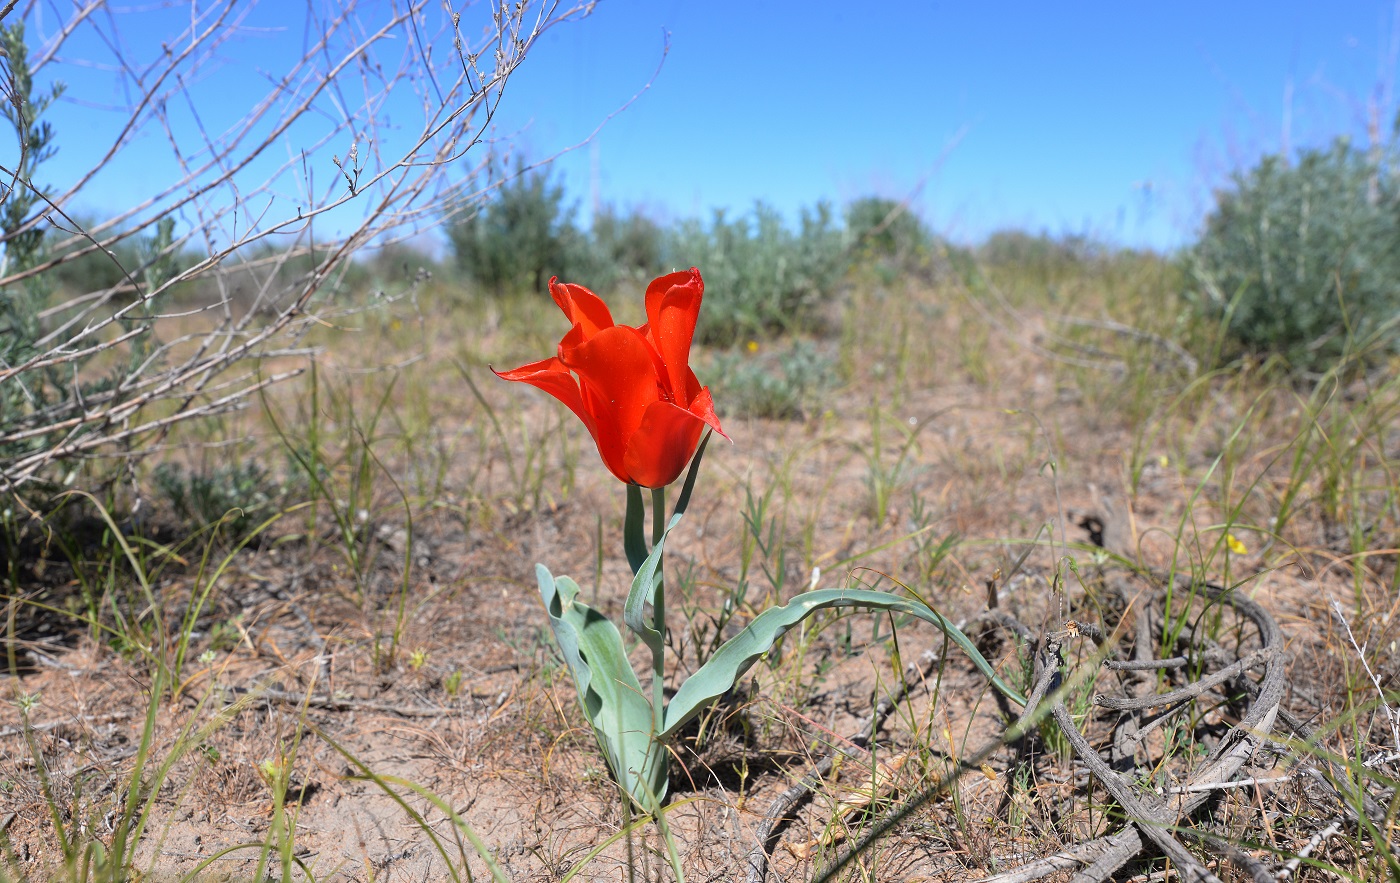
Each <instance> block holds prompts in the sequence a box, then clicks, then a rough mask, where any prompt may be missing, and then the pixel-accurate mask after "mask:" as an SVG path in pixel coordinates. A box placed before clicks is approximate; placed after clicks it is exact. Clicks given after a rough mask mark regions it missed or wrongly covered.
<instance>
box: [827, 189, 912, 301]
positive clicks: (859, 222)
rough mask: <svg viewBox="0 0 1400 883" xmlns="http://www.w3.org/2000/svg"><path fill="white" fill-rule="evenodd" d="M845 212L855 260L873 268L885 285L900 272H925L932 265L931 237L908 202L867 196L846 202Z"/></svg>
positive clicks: (852, 256)
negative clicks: (847, 203)
mask: <svg viewBox="0 0 1400 883" xmlns="http://www.w3.org/2000/svg"><path fill="white" fill-rule="evenodd" d="M845 215H846V238H847V240H848V241H849V243H850V245H849V248H850V250H851V258H852V261H853V262H854V263H856V264H858V265H865V266H869V267H872V268H874V270H875V271H876V273H877V274H878V276H879V278H880V280H881V281H882V282H884V283H885V284H887V285H888V284H890V283H891V282H893V281H894V279H895V278H897V277H898V276H899V275H900V274H901V273H903V274H913V275H916V276H927V275H928V273H929V271H930V270H931V269H932V267H933V257H934V247H933V246H934V239H933V236H932V234H930V233H929V231H928V228H927V227H926V226H925V225H924V222H923V221H922V220H920V218H919V216H918V215H916V214H914V213H913V212H912V211H910V209H909V206H908V205H906V204H905V203H902V202H900V201H899V200H896V199H887V198H885V197H880V196H866V197H862V198H861V199H857V200H855V201H853V202H851V203H850V204H849V205H847V206H846V212H845Z"/></svg>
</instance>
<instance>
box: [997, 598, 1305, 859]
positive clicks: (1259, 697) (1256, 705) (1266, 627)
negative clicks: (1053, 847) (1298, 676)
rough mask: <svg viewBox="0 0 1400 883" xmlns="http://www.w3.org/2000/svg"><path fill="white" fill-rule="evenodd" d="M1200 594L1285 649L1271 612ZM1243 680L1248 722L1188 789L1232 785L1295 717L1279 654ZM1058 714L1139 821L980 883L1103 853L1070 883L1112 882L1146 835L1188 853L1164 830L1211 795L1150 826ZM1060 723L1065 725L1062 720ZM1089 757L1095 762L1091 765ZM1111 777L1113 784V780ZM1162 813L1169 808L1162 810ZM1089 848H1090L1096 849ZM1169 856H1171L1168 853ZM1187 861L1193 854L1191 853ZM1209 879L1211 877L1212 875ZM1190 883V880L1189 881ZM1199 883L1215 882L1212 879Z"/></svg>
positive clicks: (1185, 798)
mask: <svg viewBox="0 0 1400 883" xmlns="http://www.w3.org/2000/svg"><path fill="white" fill-rule="evenodd" d="M1202 588H1203V591H1204V593H1205V594H1207V595H1209V596H1211V597H1213V598H1216V599H1219V600H1221V601H1224V602H1225V603H1227V604H1230V605H1231V606H1233V607H1235V608H1236V609H1237V610H1239V611H1240V613H1242V614H1243V615H1244V616H1245V617H1246V618H1247V619H1249V620H1250V621H1251V622H1252V623H1253V624H1254V626H1255V628H1257V629H1258V631H1259V636H1260V639H1261V641H1262V643H1263V644H1264V647H1265V648H1269V647H1280V646H1282V642H1283V634H1282V632H1281V631H1280V630H1279V628H1278V624H1277V623H1276V622H1275V621H1274V618H1273V617H1272V616H1271V615H1270V614H1269V613H1268V611H1266V610H1265V609H1264V608H1263V607H1261V606H1260V605H1259V604H1257V603H1255V602H1254V601H1252V600H1250V599H1248V598H1245V597H1243V596H1242V595H1239V594H1238V593H1235V592H1231V591H1228V590H1227V589H1225V588H1223V587H1221V586H1218V585H1214V584H1207V585H1205V586H1204V587H1202ZM1241 680H1243V682H1244V683H1245V684H1248V685H1250V687H1252V688H1253V689H1252V690H1250V693H1251V696H1252V699H1253V701H1252V703H1251V705H1250V710H1249V712H1248V713H1247V714H1246V715H1245V717H1244V719H1243V720H1242V721H1240V723H1239V724H1238V725H1237V726H1235V727H1234V728H1233V729H1232V730H1231V733H1230V734H1229V735H1227V737H1226V738H1225V739H1224V740H1222V742H1221V747H1220V748H1218V749H1217V751H1216V755H1217V756H1216V757H1214V758H1213V759H1212V760H1211V761H1209V762H1207V764H1206V765H1205V766H1204V767H1202V768H1201V769H1200V770H1198V771H1197V772H1196V774H1195V775H1194V776H1192V778H1191V782H1190V783H1188V787H1190V786H1191V785H1196V784H1199V783H1202V782H1223V781H1230V780H1231V779H1232V778H1233V776H1234V775H1235V773H1236V772H1238V771H1239V768H1240V767H1241V766H1243V765H1244V762H1245V761H1246V760H1247V759H1248V757H1249V756H1250V755H1251V754H1252V753H1253V751H1254V748H1255V747H1256V746H1257V745H1258V743H1259V741H1260V740H1261V737H1263V736H1267V734H1268V732H1269V730H1270V729H1271V728H1272V726H1273V721H1274V719H1275V717H1277V716H1279V715H1285V718H1284V719H1285V721H1287V720H1288V719H1289V718H1291V717H1292V716H1291V715H1288V713H1287V712H1286V711H1284V710H1283V709H1281V708H1280V706H1279V703H1280V702H1281V701H1282V699H1283V692H1284V687H1285V680H1284V670H1283V662H1282V658H1281V654H1279V653H1277V652H1273V653H1271V655H1270V657H1269V658H1268V661H1267V662H1266V669H1265V675H1264V679H1263V681H1261V682H1260V683H1258V684H1255V683H1254V682H1252V681H1249V680H1248V679H1247V678H1243V676H1242V674H1241ZM1055 714H1056V722H1057V723H1058V724H1059V725H1060V727H1061V729H1062V730H1064V729H1065V725H1066V723H1068V725H1069V728H1070V730H1072V731H1073V735H1071V732H1070V731H1066V732H1065V736H1066V738H1068V739H1069V740H1070V742H1071V744H1072V745H1074V746H1075V748H1076V753H1079V754H1080V757H1081V759H1082V760H1083V761H1084V762H1085V764H1086V765H1088V766H1089V767H1090V769H1091V771H1093V772H1095V774H1096V775H1098V776H1099V778H1100V779H1101V781H1102V782H1103V784H1104V785H1105V787H1108V786H1109V785H1110V784H1112V785H1113V786H1114V787H1108V790H1109V793H1110V794H1112V795H1113V796H1114V798H1115V800H1117V799H1118V798H1119V794H1118V793H1116V792H1115V788H1117V789H1118V790H1121V791H1123V792H1124V794H1125V795H1126V797H1127V798H1128V799H1129V800H1130V801H1132V802H1133V803H1134V804H1135V805H1137V806H1138V810H1139V811H1138V812H1134V811H1133V810H1132V809H1130V808H1129V806H1128V805H1126V804H1123V803H1122V801H1120V805H1122V806H1123V809H1124V810H1125V811H1126V812H1127V813H1128V814H1129V815H1130V816H1134V817H1135V820H1136V823H1135V824H1133V825H1130V826H1128V827H1127V828H1126V829H1124V830H1123V831H1120V832H1119V833H1117V834H1114V835H1112V836H1111V837H1103V838H1099V839H1098V840H1094V841H1090V842H1089V843H1087V844H1079V845H1077V846H1075V847H1071V848H1070V849H1068V850H1064V851H1062V852H1060V853H1057V854H1056V855H1053V856H1049V857H1048V858H1045V859H1041V860H1039V861H1037V862H1032V863H1031V864H1028V865H1026V866H1024V867H1023V868H1018V869H1016V870H1014V871H1011V872H1008V873H1006V874H1001V875H998V876H996V877H990V878H987V879H986V880H984V881H982V883H991V881H997V883H1013V881H1014V883H1026V881H1029V880H1035V879H1039V878H1040V877H1044V876H1047V875H1049V874H1051V873H1054V872H1056V871H1059V870H1063V869H1064V868H1065V867H1066V860H1067V859H1070V858H1073V859H1074V860H1076V861H1080V862H1082V861H1084V860H1085V857H1086V856H1087V855H1092V854H1093V852H1096V851H1098V850H1102V851H1103V852H1102V854H1101V855H1100V856H1099V857H1097V858H1096V859H1094V861H1093V863H1092V864H1090V865H1089V866H1088V867H1086V868H1084V869H1083V870H1081V871H1080V872H1079V873H1078V874H1076V875H1075V876H1074V878H1073V880H1072V883H1100V881H1103V880H1106V879H1108V877H1109V876H1110V875H1112V874H1113V873H1114V872H1115V871H1117V870H1118V868H1120V867H1122V866H1123V865H1124V864H1125V863H1126V862H1128V861H1129V860H1130V859H1132V857H1133V856H1135V855H1137V854H1138V852H1140V851H1141V849H1142V846H1143V842H1142V835H1143V834H1147V835H1148V836H1149V837H1153V835H1154V834H1156V835H1158V836H1160V837H1161V838H1163V839H1166V840H1169V841H1171V843H1172V844H1174V846H1175V847H1176V848H1179V849H1181V850H1182V851H1184V847H1181V844H1180V843H1179V842H1177V841H1176V840H1175V838H1172V837H1171V836H1170V835H1168V834H1167V833H1166V830H1165V826H1166V825H1175V824H1176V822H1177V821H1179V820H1180V819H1181V818H1183V817H1186V816H1189V815H1191V814H1192V813H1194V812H1195V811H1196V810H1197V809H1199V808H1200V807H1201V806H1203V805H1204V804H1205V803H1206V802H1207V801H1208V800H1210V799H1211V797H1212V796H1213V792H1210V791H1197V792H1190V793H1189V795H1188V794H1182V795H1180V796H1179V798H1178V800H1177V801H1176V802H1175V807H1174V810H1168V812H1174V813H1175V818H1174V819H1167V820H1166V821H1165V822H1157V823H1152V824H1148V822H1149V821H1150V820H1151V818H1152V817H1151V815H1150V814H1148V815H1144V814H1141V812H1142V810H1144V809H1145V807H1143V806H1142V805H1141V804H1140V803H1139V802H1138V801H1137V799H1136V796H1135V795H1134V794H1133V792H1132V789H1131V787H1130V786H1128V785H1127V784H1126V783H1124V782H1123V781H1122V779H1121V778H1119V776H1118V774H1117V773H1116V772H1115V771H1114V770H1112V769H1111V768H1110V767H1108V765H1107V764H1104V762H1103V760H1102V759H1101V758H1100V757H1099V755H1098V752H1097V751H1095V750H1094V749H1093V747H1092V746H1090V745H1089V743H1088V741H1087V740H1086V739H1084V737H1083V735H1082V734H1080V733H1079V731H1078V729H1077V728H1075V727H1074V723H1073V719H1072V718H1070V717H1069V713H1068V711H1067V710H1065V709H1064V705H1063V703H1062V702H1060V703H1057V704H1056V708H1055ZM1062 717H1063V720H1062V719H1061V718H1062ZM1236 740H1237V741H1236ZM1081 748H1082V749H1083V751H1082V752H1081V751H1080V749H1081ZM1091 757H1092V760H1091V759H1090V758H1091ZM1319 775H1320V774H1319ZM1110 776H1111V777H1112V778H1110ZM1147 801H1148V802H1150V803H1153V804H1157V803H1159V801H1158V799H1157V798H1156V797H1155V795H1153V796H1148V798H1147ZM1164 809H1166V808H1165V807H1164ZM1183 833H1185V834H1187V835H1188V836H1194V837H1198V838H1199V839H1201V840H1202V841H1203V842H1204V843H1205V844H1206V845H1207V846H1209V847H1211V848H1213V849H1216V850H1219V851H1222V852H1225V854H1226V857H1227V858H1229V859H1230V860H1231V861H1233V862H1235V863H1236V864H1237V865H1238V866H1240V867H1242V868H1243V869H1244V870H1245V871H1246V872H1248V873H1249V874H1250V875H1251V876H1252V877H1255V878H1256V879H1263V877H1261V876H1260V875H1261V873H1267V871H1266V869H1263V866H1262V864H1261V863H1259V862H1257V861H1256V860H1254V859H1253V858H1252V857H1249V856H1246V855H1244V854H1243V853H1242V852H1240V851H1239V850H1237V849H1234V848H1233V846H1232V845H1230V844H1228V843H1225V842H1224V841H1222V840H1219V839H1218V838H1215V837H1203V836H1201V835H1199V834H1197V833H1195V832H1191V831H1185V832H1183ZM1153 839H1154V840H1155V841H1157V842H1158V844H1159V845H1161V841H1160V840H1158V839H1157V837H1153ZM1090 847H1092V849H1091V848H1090ZM1163 851H1164V852H1166V851H1167V848H1164V849H1163ZM1168 854H1169V855H1170V853H1168ZM1187 855H1190V854H1189V853H1187ZM1172 858H1173V859H1174V860H1176V856H1172ZM1191 861H1192V862H1194V863H1195V866H1196V867H1197V868H1200V870H1202V871H1204V870H1205V869H1204V868H1203V867H1201V866H1200V864H1199V862H1198V861H1196V860H1195V858H1194V856H1192V857H1191ZM1180 870H1181V871H1182V872H1183V876H1187V875H1186V870H1187V869H1186V867H1185V866H1183V867H1182V868H1181V869H1180ZM1205 873H1207V874H1209V872H1208V871H1206V872H1205ZM1188 879H1192V878H1190V877H1189V876H1188ZM1195 879H1212V877H1207V878H1195Z"/></svg>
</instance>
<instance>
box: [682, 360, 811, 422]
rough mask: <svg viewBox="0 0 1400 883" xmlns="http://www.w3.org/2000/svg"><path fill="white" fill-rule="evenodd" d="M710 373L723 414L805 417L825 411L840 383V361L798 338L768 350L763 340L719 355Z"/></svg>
mask: <svg viewBox="0 0 1400 883" xmlns="http://www.w3.org/2000/svg"><path fill="white" fill-rule="evenodd" d="M706 377H707V378H708V379H710V381H711V384H712V385H713V386H714V387H715V389H716V403H715V407H716V408H717V409H718V411H719V413H720V415H721V416H725V417H727V416H731V415H733V416H739V417H765V418H769V419H773V420H802V419H805V418H806V417H807V416H809V415H810V414H811V413H812V411H813V410H817V411H820V405H821V402H822V399H823V397H824V396H825V395H826V394H827V393H828V392H830V391H831V389H832V388H834V387H835V386H836V381H837V378H836V364H835V362H834V361H833V360H832V359H831V357H830V356H827V355H825V354H824V353H822V352H821V351H820V350H818V349H817V348H816V347H815V346H814V345H813V344H811V343H809V342H807V341H805V340H797V341H793V342H792V343H791V344H789V345H788V346H787V347H786V348H785V349H783V350H780V351H772V352H767V351H764V348H763V347H762V346H760V345H758V344H754V345H753V346H752V347H748V346H746V347H744V348H743V349H742V350H741V351H738V352H729V353H721V354H720V355H718V356H716V357H715V360H714V362H713V363H712V364H711V366H710V370H709V371H708V372H706Z"/></svg>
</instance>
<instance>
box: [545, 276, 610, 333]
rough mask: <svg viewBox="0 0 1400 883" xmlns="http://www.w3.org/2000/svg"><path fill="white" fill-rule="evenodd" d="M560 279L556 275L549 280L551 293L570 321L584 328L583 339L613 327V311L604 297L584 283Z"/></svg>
mask: <svg viewBox="0 0 1400 883" xmlns="http://www.w3.org/2000/svg"><path fill="white" fill-rule="evenodd" d="M558 279H559V277H558V276H555V277H553V278H552V279H550V280H549V293H550V295H552V296H553V297H554V302H555V303H556V304H558V305H559V309H560V310H563V312H564V315H565V316H568V317H569V321H570V322H572V323H573V324H574V325H575V326H576V327H581V328H582V329H583V330H582V336H583V339H585V340H587V339H588V338H590V337H592V336H593V335H595V334H597V333H598V332H599V331H602V330H603V329H604V328H611V327H613V317H612V312H611V311H609V310H608V305H607V304H605V303H603V299H602V298H600V297H599V296H598V295H596V294H594V293H593V292H591V291H589V290H588V289H587V288H584V287H583V286H582V285H574V284H573V283H570V282H559V281H558Z"/></svg>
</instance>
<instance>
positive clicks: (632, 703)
mask: <svg viewBox="0 0 1400 883" xmlns="http://www.w3.org/2000/svg"><path fill="white" fill-rule="evenodd" d="M535 576H536V578H537V579H538V580H539V584H540V597H541V598H543V599H544V605H545V609H546V610H547V611H548V612H549V622H550V625H551V626H552V627H553V628H554V639H555V641H557V642H558V644H559V649H560V650H561V651H562V652H563V654H564V661H565V662H567V663H568V666H569V671H570V672H571V673H572V674H573V676H574V686H575V687H576V688H577V689H578V698H579V704H580V705H581V706H582V707H583V713H584V715H586V716H587V718H588V722H589V723H590V724H592V725H593V732H594V735H596V736H597V737H598V741H599V748H600V749H602V752H603V755H604V756H605V757H606V758H607V760H608V766H609V767H611V768H612V773H613V776H614V778H616V779H617V781H618V783H619V784H621V785H622V787H623V789H624V790H626V791H627V793H628V794H630V795H632V797H633V799H635V800H636V801H637V803H638V805H639V806H641V807H642V808H643V809H646V810H648V811H650V810H653V809H656V808H657V807H659V806H660V805H661V801H662V800H664V799H665V796H666V786H667V781H666V774H667V770H666V764H667V761H668V754H667V751H666V748H665V746H664V745H662V744H661V743H659V742H657V741H656V740H655V739H654V738H653V727H652V708H651V703H650V702H648V701H647V699H646V695H645V694H644V693H643V692H642V685H641V683H640V682H639V681H638V680H637V674H636V672H634V671H632V664H631V663H630V662H629V661H628V660H627V651H626V650H625V649H624V648H623V646H622V635H621V633H620V632H618V630H617V626H615V625H613V624H612V622H610V621H609V620H608V619H607V617H605V616H603V615H602V614H601V613H599V612H598V611H596V610H594V609H593V608H591V607H589V606H588V605H587V604H584V603H583V602H582V601H580V600H579V599H578V593H579V588H578V583H576V582H574V581H573V580H572V579H570V578H569V577H567V576H561V577H559V578H558V579H555V578H554V576H553V574H551V573H550V572H549V569H548V568H547V567H545V566H544V565H543V564H536V565H535Z"/></svg>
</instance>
